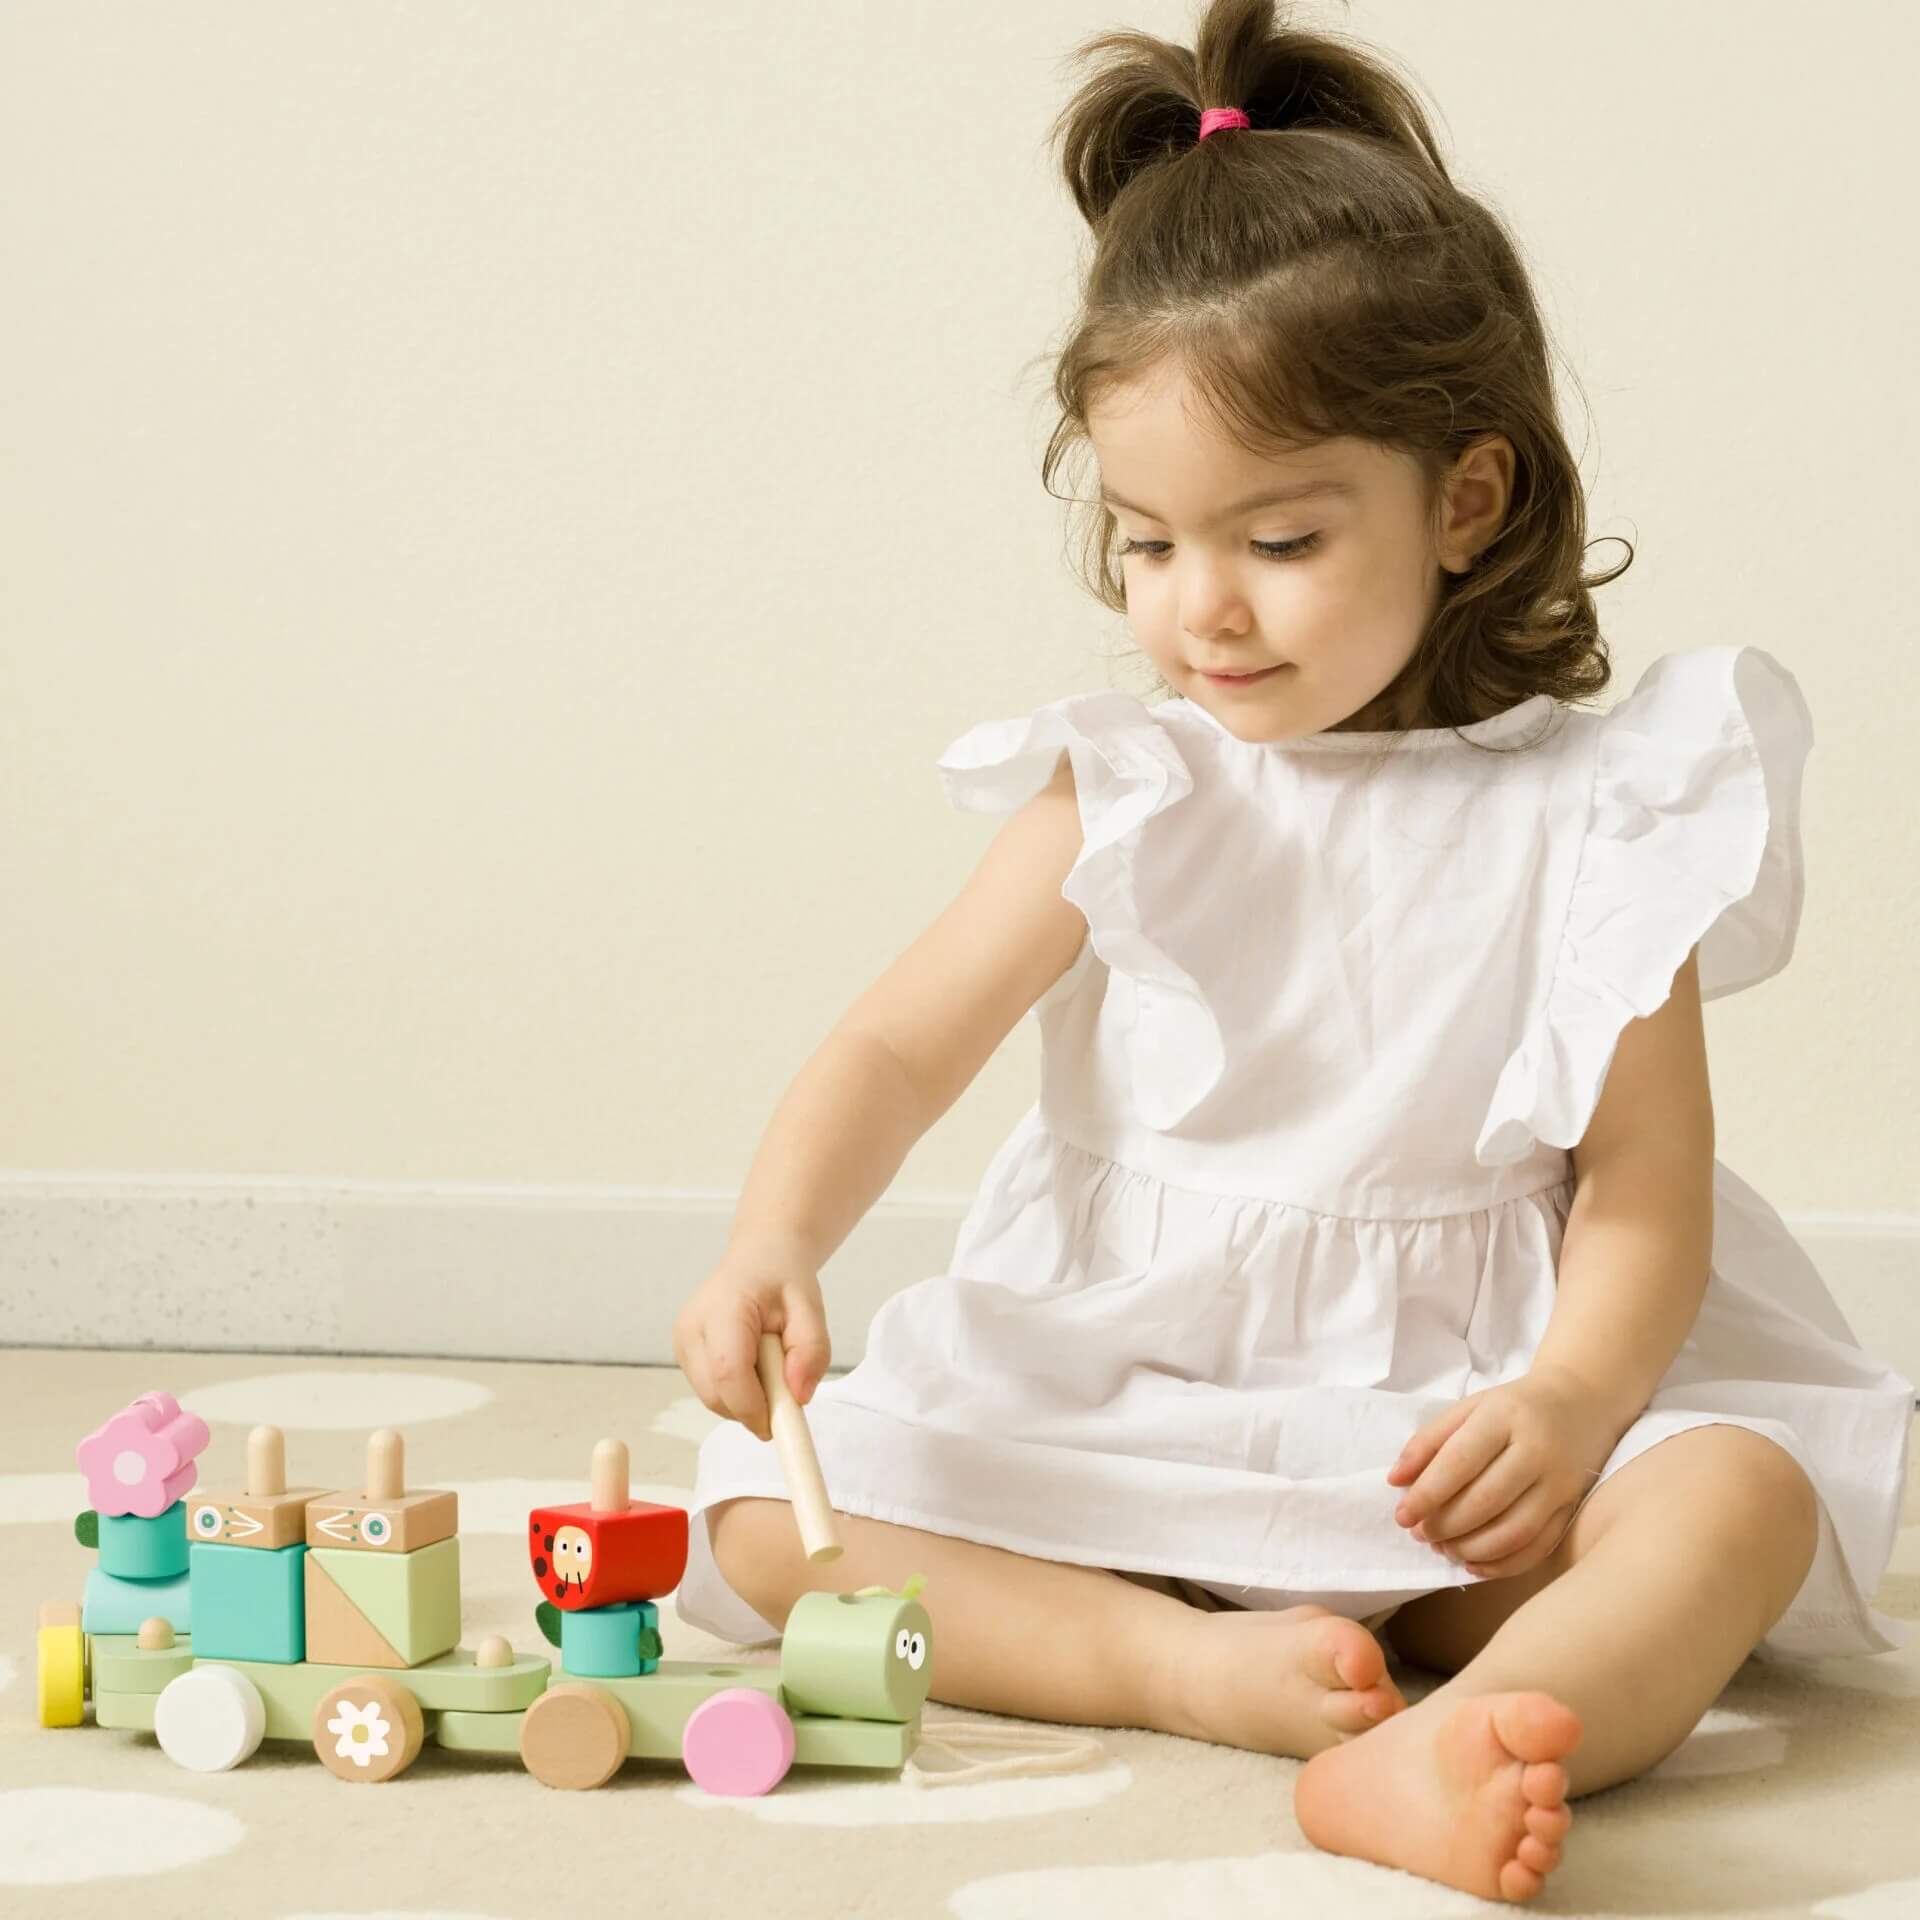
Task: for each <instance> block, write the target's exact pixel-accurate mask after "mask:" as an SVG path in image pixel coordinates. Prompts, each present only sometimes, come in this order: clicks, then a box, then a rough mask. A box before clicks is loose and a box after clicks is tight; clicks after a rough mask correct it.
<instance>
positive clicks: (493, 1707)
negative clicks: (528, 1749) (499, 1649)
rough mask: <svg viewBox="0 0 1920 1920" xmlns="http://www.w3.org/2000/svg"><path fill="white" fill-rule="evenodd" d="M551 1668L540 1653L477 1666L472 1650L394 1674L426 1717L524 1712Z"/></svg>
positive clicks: (544, 1685)
mask: <svg viewBox="0 0 1920 1920" xmlns="http://www.w3.org/2000/svg"><path fill="white" fill-rule="evenodd" d="M552 1675H553V1663H552V1661H550V1660H549V1659H548V1658H547V1657H546V1655H545V1654H543V1653H521V1654H516V1655H515V1657H514V1659H513V1660H512V1662H511V1663H510V1664H509V1665H507V1666H504V1667H477V1666H475V1665H474V1663H473V1649H472V1648H471V1647H455V1648H454V1649H453V1651H452V1652H451V1653H443V1654H441V1655H440V1657H439V1658H438V1659H437V1660H428V1661H426V1662H425V1663H424V1664H423V1665H421V1666H417V1667H409V1668H408V1669H407V1671H406V1672H405V1673H404V1674H401V1675H397V1676H396V1677H397V1678H399V1679H400V1680H402V1681H403V1682H404V1684H405V1685H407V1686H409V1687H411V1688H412V1689H413V1692H414V1697H415V1698H416V1699H417V1700H418V1701H419V1702H420V1704H421V1706H422V1707H424V1708H426V1709H427V1710H428V1711H429V1712H435V1711H440V1712H457V1713H480V1714H499V1713H512V1712H514V1711H516V1710H517V1709H523V1708H526V1707H529V1706H531V1705H532V1704H533V1702H534V1701H535V1700H536V1699H537V1698H538V1697H539V1696H540V1695H541V1694H543V1693H544V1692H545V1691H546V1690H547V1686H548V1683H549V1681H550V1680H551V1678H552Z"/></svg>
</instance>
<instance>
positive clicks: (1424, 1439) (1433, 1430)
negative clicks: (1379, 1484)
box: [1387, 1400, 1473, 1487]
mask: <svg viewBox="0 0 1920 1920" xmlns="http://www.w3.org/2000/svg"><path fill="white" fill-rule="evenodd" d="M1472 1411H1473V1407H1472V1405H1471V1403H1469V1402H1468V1401H1465V1400H1456V1401H1455V1402H1454V1404H1453V1405H1452V1406H1451V1407H1449V1408H1448V1409H1447V1410H1446V1412H1445V1413H1443V1414H1441V1415H1440V1416H1439V1417H1438V1418H1437V1419H1435V1420H1431V1421H1429V1422H1428V1423H1427V1425H1426V1426H1424V1427H1422V1428H1421V1429H1420V1431H1419V1432H1418V1433H1416V1434H1415V1435H1414V1436H1413V1438H1412V1439H1411V1440H1409V1441H1408V1442H1407V1444H1406V1445H1405V1446H1404V1447H1402V1448H1401V1449H1400V1457H1399V1459H1397V1460H1396V1461H1395V1462H1394V1463H1393V1465H1392V1466H1390V1467H1389V1468H1388V1469H1387V1484H1388V1485H1389V1486H1392V1487H1397V1486H1400V1485H1401V1484H1402V1483H1403V1482H1406V1481H1410V1480H1412V1479H1414V1478H1415V1477H1416V1476H1417V1475H1418V1474H1419V1472H1420V1471H1421V1469H1422V1468H1423V1467H1425V1466H1426V1464H1427V1462H1428V1461H1429V1460H1431V1459H1432V1458H1433V1456H1434V1455H1435V1454H1436V1453H1438V1452H1439V1451H1440V1448H1441V1445H1442V1443H1443V1442H1445V1441H1446V1440H1447V1439H1449V1438H1450V1437H1451V1436H1452V1434H1453V1432H1454V1429H1455V1428H1457V1427H1458V1426H1459V1425H1460V1423H1461V1422H1462V1421H1463V1420H1464V1419H1466V1417H1467V1415H1468V1414H1470V1413H1471V1412H1472Z"/></svg>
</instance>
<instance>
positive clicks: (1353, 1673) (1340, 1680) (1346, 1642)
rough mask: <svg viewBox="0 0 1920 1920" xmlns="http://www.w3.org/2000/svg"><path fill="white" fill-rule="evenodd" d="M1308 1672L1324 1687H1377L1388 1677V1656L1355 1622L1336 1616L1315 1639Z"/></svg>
mask: <svg viewBox="0 0 1920 1920" xmlns="http://www.w3.org/2000/svg"><path fill="white" fill-rule="evenodd" d="M1307 1671H1308V1672H1309V1673H1310V1674H1311V1675H1312V1676H1313V1678H1314V1679H1316V1680H1318V1681H1319V1682H1320V1684H1321V1685H1322V1686H1323V1687H1352V1688H1354V1689H1355V1690H1356V1691H1357V1690H1360V1689H1363V1688H1367V1687H1377V1686H1379V1685H1380V1683H1381V1682H1382V1681H1383V1680H1385V1679H1386V1677H1387V1656H1386V1655H1385V1654H1384V1653H1382V1652H1381V1651H1380V1643H1379V1641H1377V1640H1376V1639H1375V1638H1374V1637H1373V1635H1372V1634H1370V1633H1369V1632H1368V1631H1367V1630H1366V1628H1365V1627H1363V1626H1361V1625H1360V1623H1359V1622H1358V1621H1357V1620H1346V1619H1341V1618H1339V1617H1337V1616H1336V1618H1335V1619H1334V1620H1333V1622H1332V1623H1331V1624H1330V1625H1328V1626H1326V1627H1324V1628H1322V1629H1321V1630H1320V1632H1319V1633H1318V1634H1317V1635H1316V1636H1315V1643H1314V1647H1313V1650H1312V1652H1311V1653H1310V1654H1309V1656H1308V1659H1307Z"/></svg>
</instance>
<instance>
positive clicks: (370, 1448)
mask: <svg viewBox="0 0 1920 1920" xmlns="http://www.w3.org/2000/svg"><path fill="white" fill-rule="evenodd" d="M459 1526H460V1511H459V1498H458V1496H457V1495H456V1494H454V1493H452V1492H450V1491H444V1490H442V1489H439V1488H433V1487H423V1488H419V1489H416V1490H415V1491H413V1492H411V1493H409V1492H408V1491H407V1489H406V1461H405V1454H404V1450H403V1446H402V1443H401V1439H400V1436H399V1435H398V1434H397V1433H395V1432H394V1431H393V1430H392V1429H391V1428H389V1427H382V1428H381V1429H380V1431H379V1432H378V1433H375V1434H373V1435H371V1436H370V1437H369V1438H368V1440H367V1484H366V1487H365V1489H364V1491H361V1492H352V1491H340V1492H335V1493H326V1494H321V1495H319V1496H318V1497H317V1498H314V1499H310V1500H308V1502H307V1531H306V1541H307V1545H308V1546H310V1547H331V1548H335V1549H338V1550H341V1551H352V1552H355V1553H385V1554H407V1553H414V1552H417V1551H418V1550H419V1549H420V1548H422V1547H430V1546H433V1545H434V1544H435V1543H436V1542H438V1541H441V1540H447V1539H451V1538H452V1537H453V1535H454V1534H455V1533H457V1532H458V1531H459ZM455 1637H456V1638H457V1637H458V1636H457V1635H456V1636H455ZM449 1644H451V1642H449Z"/></svg>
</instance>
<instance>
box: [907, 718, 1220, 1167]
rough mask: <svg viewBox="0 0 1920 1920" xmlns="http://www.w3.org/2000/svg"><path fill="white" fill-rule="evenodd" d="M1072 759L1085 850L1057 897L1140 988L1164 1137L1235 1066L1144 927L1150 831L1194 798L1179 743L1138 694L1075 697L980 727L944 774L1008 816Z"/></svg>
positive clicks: (1197, 993) (1154, 1112)
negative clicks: (1151, 824) (1144, 859)
mask: <svg viewBox="0 0 1920 1920" xmlns="http://www.w3.org/2000/svg"><path fill="white" fill-rule="evenodd" d="M1063 751H1064V752H1065V753H1066V754H1067V756H1068V758H1069V759H1070V760H1071V762H1072V763H1073V778H1074V786H1075V789H1076V791H1077V793H1078V796H1079V805H1080V822H1081V827H1082V830H1083V843H1082V846H1081V849H1080V853H1079V855H1078V857H1077V858H1076V859H1075V861H1074V863H1073V866H1072V867H1071V868H1070V869H1069V871H1068V873H1067V877H1066V879H1065V880H1064V881H1063V882H1062V884H1061V887H1060V892H1061V894H1062V896H1063V897H1064V898H1066V899H1068V900H1071V901H1072V902H1073V904H1074V905H1075V906H1076V907H1078V908H1079V909H1080V911H1081V912H1082V913H1083V914H1084V915H1085V916H1086V920H1087V929H1088V939H1089V941H1090V942H1091V944H1092V947H1093V950H1094V952H1095V953H1096V954H1098V955H1099V957H1100V958H1101V959H1102V960H1104V961H1105V962H1106V964H1107V966H1108V968H1109V969H1110V970H1111V971H1112V972H1113V973H1114V974H1117V975H1119V976H1121V977H1122V978H1124V979H1125V980H1127V981H1128V982H1130V983H1131V985H1132V988H1133V994H1134V1006H1135V1013H1136V1027H1135V1032H1134V1036H1133V1041H1134V1044H1133V1046H1132V1048H1131V1050H1130V1052H1131V1059H1132V1063H1133V1091H1134V1103H1135V1108H1136V1111H1137V1112H1138V1113H1139V1115H1140V1117H1141V1118H1142V1119H1143V1120H1145V1122H1146V1123H1147V1124H1148V1125H1149V1126H1151V1127H1154V1128H1156V1129H1159V1130H1160V1131H1163V1132H1164V1131H1165V1130H1166V1129H1167V1128H1169V1127H1172V1126H1175V1125H1177V1124H1178V1123H1179V1122H1180V1121H1181V1120H1182V1119H1184V1118H1185V1117H1186V1115H1187V1114H1188V1113H1190V1112H1191V1111H1192V1110H1193V1108H1194V1107H1195V1106H1196V1105H1198V1103H1199V1102H1200V1100H1201V1099H1202V1098H1203V1097H1204V1096H1205V1095H1206V1094H1207V1093H1208V1092H1209V1091H1210V1090H1211V1089H1212V1087H1213V1086H1214V1085H1215V1084H1216V1083H1217V1082H1218V1080H1219V1078H1220V1076H1221V1073H1222V1072H1223V1071H1224V1069H1225V1066H1226V1048H1225V1044H1224V1042H1223V1040H1222V1037H1221V1031H1220V1023H1219V1020H1218V1019H1217V1018H1216V1016H1215V1014H1214V1011H1213V1009H1212V1008H1211V1007H1210V1006H1209V1005H1208V1004H1207V1000H1206V996H1205V995H1204V994H1203V993H1202V992H1201V990H1200V987H1199V985H1198V983H1197V982H1196V981H1195V980H1194V978H1193V977H1192V975H1191V974H1189V973H1188V972H1187V971H1186V970H1185V969H1184V968H1183V967H1181V966H1180V965H1179V964H1178V962H1176V961H1175V960H1174V959H1173V957H1172V956H1171V955H1170V954H1168V953H1167V952H1166V951H1164V950H1163V949H1162V948H1161V947H1159V946H1157V945H1156V944H1155V943H1154V941H1153V940H1152V939H1150V938H1149V937H1148V934H1147V931H1146V928H1145V926H1144V925H1143V924H1142V914H1141V911H1140V888H1139V876H1138V873H1137V871H1136V863H1137V860H1138V856H1139V851H1140V843H1141V838H1142V829H1143V828H1144V826H1145V824H1146V822H1147V821H1148V820H1150V819H1152V818H1153V816H1154V815H1155V814H1158V813H1163V812H1165V810H1166V809H1167V808H1168V807H1172V806H1177V805H1178V804H1179V803H1180V801H1182V800H1184V799H1185V798H1186V797H1187V795H1188V794H1189V793H1191V792H1192V791H1193V776H1192V774H1191V772H1190V771H1189V770H1188V767H1187V763H1186V761H1185V760H1184V759H1183V758H1182V757H1181V753H1180V750H1179V748H1178V747H1177V746H1176V745H1175V744H1174V741H1173V738H1172V736H1171V734H1170V733H1169V732H1168V730H1167V729H1166V728H1165V727H1163V726H1161V725H1160V724H1159V722H1158V721H1156V720H1155V719H1154V717H1153V715H1152V713H1151V711H1150V710H1149V709H1148V708H1147V706H1146V705H1145V704H1144V702H1142V701H1140V700H1137V699H1135V698H1134V697H1133V696H1132V695H1131V694H1125V693H1120V692H1100V693H1080V694H1072V695H1069V696H1068V697H1067V698H1066V699H1064V700H1056V701H1054V702H1052V703H1051V704H1050V705H1048V706H1044V707H1041V708H1038V709H1037V710H1036V711H1035V712H1033V713H1032V714H1030V715H1028V716H1026V717H1025V718H1022V719H1016V720H987V721H983V722H982V723H981V724H980V725H979V726H977V727H974V728H972V729H971V730H970V731H969V732H967V733H964V734H962V735H961V736H960V738H959V739H958V740H956V741H954V743H953V744H952V745H951V746H950V747H948V748H947V750H946V751H945V752H944V753H943V754H942V755H941V756H940V761H939V767H940V773H941V776H942V778H943V779H944V781H945V783H946V789H947V797H948V798H949V799H950V800H951V801H952V802H953V804H954V805H955V806H956V807H959V808H960V809H961V810H962V811H964V812H969V813H1011V812H1013V811H1014V810H1015V809H1016V808H1018V807H1019V806H1021V805H1023V804H1024V803H1025V802H1026V801H1028V800H1030V799H1031V798H1032V797H1033V796H1034V795H1035V794H1036V793H1038V792H1039V791H1040V789H1041V788H1042V787H1044V786H1045V785H1046V784H1047V782H1048V781H1049V780H1050V779H1051V778H1052V777H1053V771H1054V768H1055V767H1056V766H1057V765H1058V764H1059V760H1060V755H1061V753H1062V752H1063Z"/></svg>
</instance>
